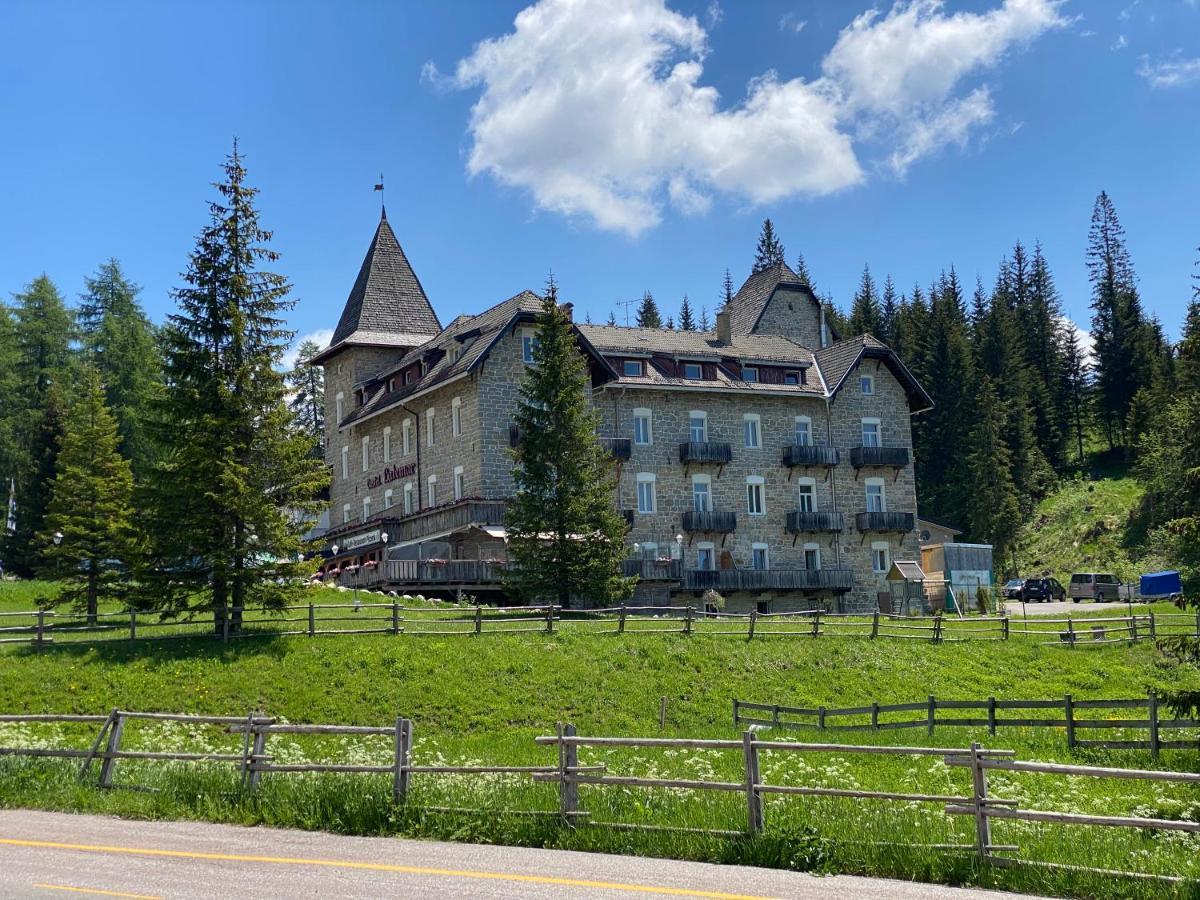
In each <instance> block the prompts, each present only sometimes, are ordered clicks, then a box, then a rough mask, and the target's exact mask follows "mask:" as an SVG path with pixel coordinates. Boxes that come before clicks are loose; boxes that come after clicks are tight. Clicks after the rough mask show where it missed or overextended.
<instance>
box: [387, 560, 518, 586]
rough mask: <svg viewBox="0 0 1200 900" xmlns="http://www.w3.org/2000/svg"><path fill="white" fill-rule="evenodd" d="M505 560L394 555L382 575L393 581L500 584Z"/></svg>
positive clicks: (404, 582) (406, 582) (395, 582)
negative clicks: (409, 557)
mask: <svg viewBox="0 0 1200 900" xmlns="http://www.w3.org/2000/svg"><path fill="white" fill-rule="evenodd" d="M506 565H507V564H506V563H504V562H498V561H493V560H485V559H443V560H431V559H393V560H389V561H388V562H386V563H384V565H383V573H382V574H383V578H384V580H386V581H388V582H390V583H392V584H455V585H458V584H463V585H468V584H499V583H500V582H501V581H503V580H504V569H505V567H506Z"/></svg>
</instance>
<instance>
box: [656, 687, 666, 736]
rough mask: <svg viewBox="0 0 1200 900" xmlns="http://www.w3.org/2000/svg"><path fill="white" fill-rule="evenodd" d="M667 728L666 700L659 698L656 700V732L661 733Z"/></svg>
mask: <svg viewBox="0 0 1200 900" xmlns="http://www.w3.org/2000/svg"><path fill="white" fill-rule="evenodd" d="M666 727H667V698H666V697H665V696H664V697H659V699H658V730H659V731H662V730H663V729H664V728H666Z"/></svg>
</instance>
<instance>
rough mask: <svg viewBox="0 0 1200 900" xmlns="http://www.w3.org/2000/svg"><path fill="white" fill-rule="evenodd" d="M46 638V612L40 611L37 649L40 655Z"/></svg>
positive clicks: (38, 612)
mask: <svg viewBox="0 0 1200 900" xmlns="http://www.w3.org/2000/svg"><path fill="white" fill-rule="evenodd" d="M45 636H46V611H45V610H44V609H39V610H38V611H37V649H38V652H39V653H40V652H41V649H42V641H43V640H44V639H45Z"/></svg>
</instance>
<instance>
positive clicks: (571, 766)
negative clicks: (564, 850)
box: [558, 722, 579, 828]
mask: <svg viewBox="0 0 1200 900" xmlns="http://www.w3.org/2000/svg"><path fill="white" fill-rule="evenodd" d="M571 737H575V726H574V725H572V724H570V723H569V722H568V723H567V724H566V725H564V724H563V723H562V722H559V723H558V808H559V812H560V813H562V817H563V821H564V822H565V823H566V824H567V825H568V826H570V827H571V828H574V827H575V816H574V815H573V814H574V813H576V812H578V811H579V785H578V784H576V783H575V769H577V768H578V767H579V747H578V745H576V744H569V743H567V742H566V741H565V740H564V738H571Z"/></svg>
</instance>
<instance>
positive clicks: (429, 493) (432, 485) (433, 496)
mask: <svg viewBox="0 0 1200 900" xmlns="http://www.w3.org/2000/svg"><path fill="white" fill-rule="evenodd" d="M425 505H426V506H427V507H429V508H430V509H432V508H433V507H435V506H437V476H436V475H430V476H429V477H428V478H426V479H425Z"/></svg>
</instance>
